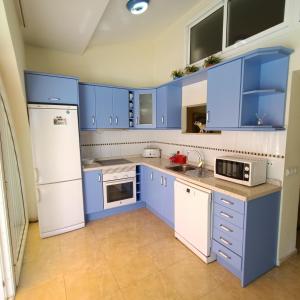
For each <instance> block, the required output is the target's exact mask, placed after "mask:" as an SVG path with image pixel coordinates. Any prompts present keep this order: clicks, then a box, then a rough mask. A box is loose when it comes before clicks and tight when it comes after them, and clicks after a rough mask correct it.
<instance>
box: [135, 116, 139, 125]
mask: <svg viewBox="0 0 300 300" xmlns="http://www.w3.org/2000/svg"><path fill="white" fill-rule="evenodd" d="M135 123H136V125H139V117H136V118H135Z"/></svg>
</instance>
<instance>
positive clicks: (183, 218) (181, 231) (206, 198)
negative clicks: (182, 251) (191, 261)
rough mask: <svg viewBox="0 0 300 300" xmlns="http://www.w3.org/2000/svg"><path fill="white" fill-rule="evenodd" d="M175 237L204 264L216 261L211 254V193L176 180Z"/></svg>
mask: <svg viewBox="0 0 300 300" xmlns="http://www.w3.org/2000/svg"><path fill="white" fill-rule="evenodd" d="M174 191H175V237H176V238H178V239H179V240H180V241H181V242H182V243H183V244H185V245H186V246H187V247H188V248H189V249H190V250H192V251H193V252H194V253H195V254H196V255H197V256H199V257H200V258H201V259H202V260H203V261H204V262H205V263H210V262H212V261H214V260H216V256H215V255H214V254H213V253H212V252H211V219H212V217H211V216H212V199H211V191H210V190H207V189H204V188H201V187H199V186H196V185H194V184H191V183H188V182H185V181H182V180H179V179H176V181H175V183H174Z"/></svg>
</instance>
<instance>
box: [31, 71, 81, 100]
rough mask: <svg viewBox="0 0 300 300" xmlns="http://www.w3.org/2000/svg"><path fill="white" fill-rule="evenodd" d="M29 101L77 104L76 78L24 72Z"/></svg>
mask: <svg viewBox="0 0 300 300" xmlns="http://www.w3.org/2000/svg"><path fill="white" fill-rule="evenodd" d="M25 85H26V97H27V101H28V102H29V103H45V104H71V105H78V98H79V97H78V79H77V78H75V77H66V76H60V75H52V74H43V73H35V72H25Z"/></svg>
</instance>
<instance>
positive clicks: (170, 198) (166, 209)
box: [161, 174, 175, 227]
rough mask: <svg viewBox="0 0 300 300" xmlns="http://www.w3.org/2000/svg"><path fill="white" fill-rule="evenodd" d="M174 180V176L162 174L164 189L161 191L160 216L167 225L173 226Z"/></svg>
mask: <svg viewBox="0 0 300 300" xmlns="http://www.w3.org/2000/svg"><path fill="white" fill-rule="evenodd" d="M174 182H175V177H173V176H170V175H166V174H165V175H164V191H163V197H162V199H161V200H162V201H163V205H162V216H163V218H164V219H165V220H166V221H167V223H168V224H169V225H171V226H172V227H174V214H175V212H174Z"/></svg>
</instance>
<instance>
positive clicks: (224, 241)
mask: <svg viewBox="0 0 300 300" xmlns="http://www.w3.org/2000/svg"><path fill="white" fill-rule="evenodd" d="M220 241H221V242H223V243H224V244H225V245H229V246H231V245H232V243H230V242H228V241H227V240H225V239H224V238H223V237H221V236H220Z"/></svg>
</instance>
